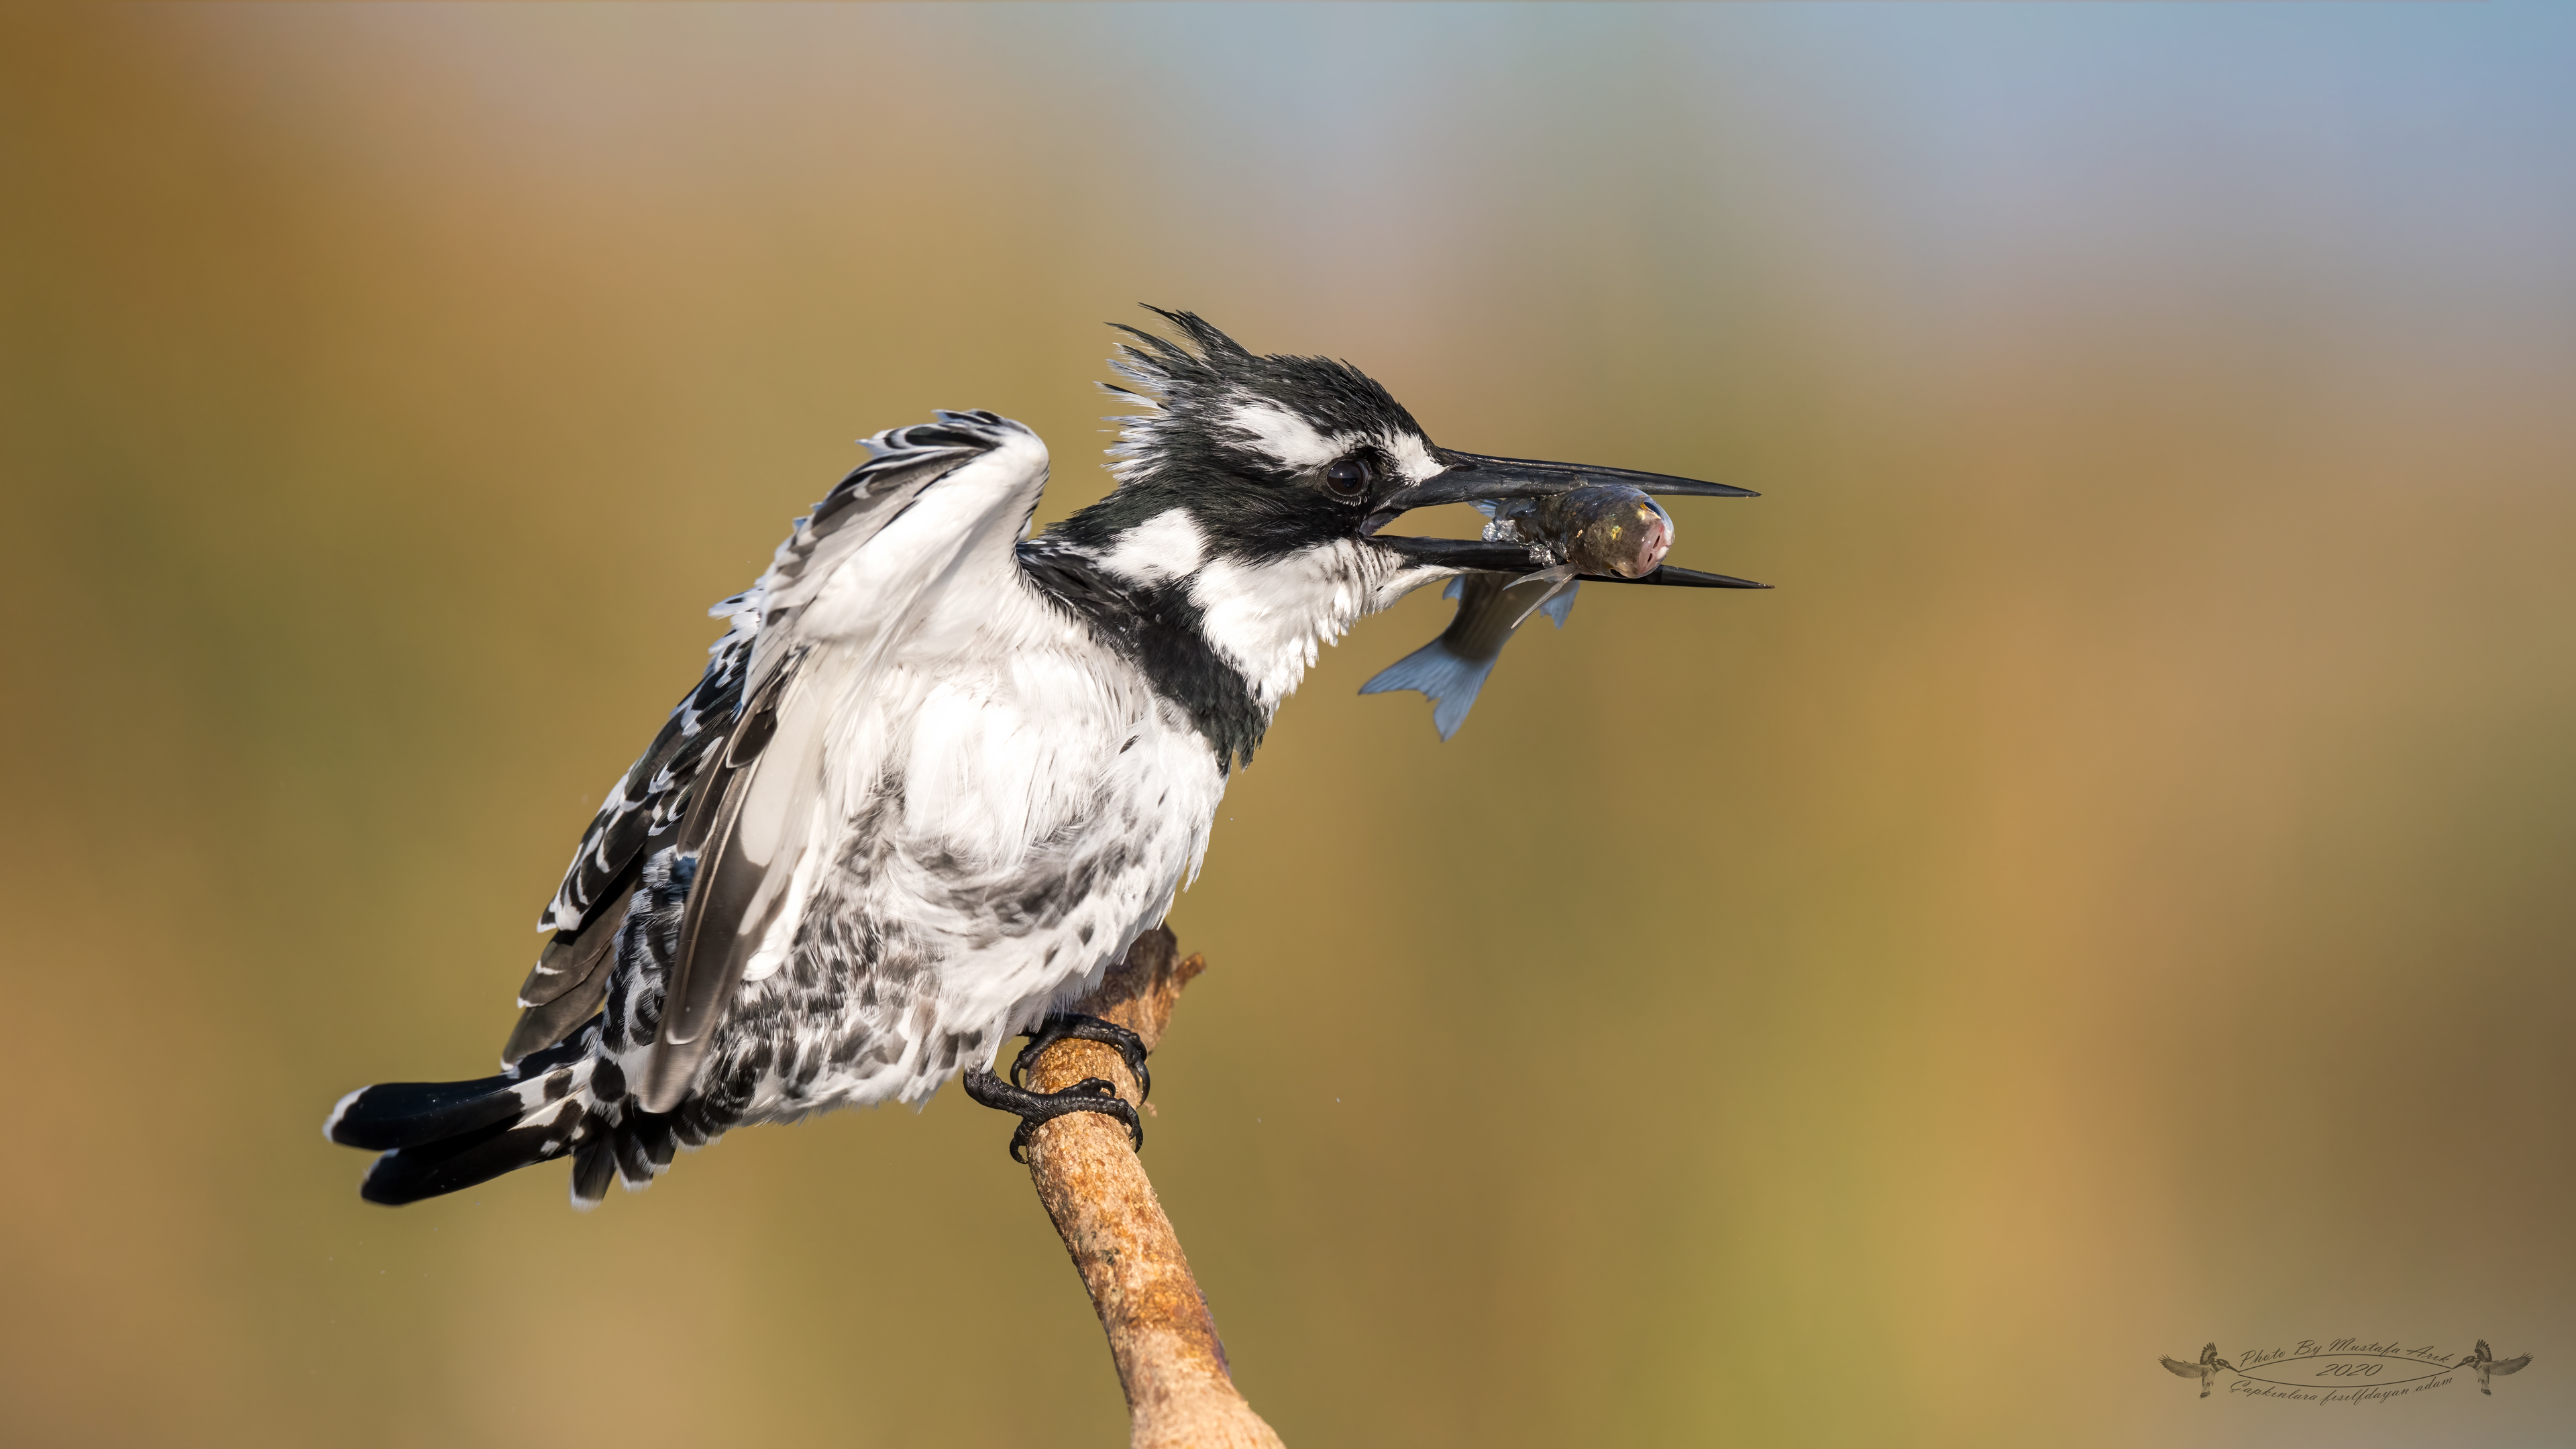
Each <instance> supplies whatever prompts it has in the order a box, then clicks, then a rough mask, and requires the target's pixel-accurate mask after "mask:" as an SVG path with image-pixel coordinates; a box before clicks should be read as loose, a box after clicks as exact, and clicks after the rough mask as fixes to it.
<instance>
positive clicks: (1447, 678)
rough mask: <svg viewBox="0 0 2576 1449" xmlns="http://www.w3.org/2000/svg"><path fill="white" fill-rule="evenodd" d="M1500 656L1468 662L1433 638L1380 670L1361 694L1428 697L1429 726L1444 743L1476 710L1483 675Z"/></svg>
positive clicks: (1489, 670) (1441, 640) (1362, 689)
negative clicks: (1412, 692)
mask: <svg viewBox="0 0 2576 1449" xmlns="http://www.w3.org/2000/svg"><path fill="white" fill-rule="evenodd" d="M1499 657H1500V656H1499V655H1488V656H1487V657H1485V658H1483V659H1469V658H1466V657H1464V656H1463V655H1460V654H1459V653H1457V652H1456V651H1455V650H1452V649H1451V648H1450V647H1449V645H1448V643H1447V641H1446V640H1445V639H1434V640H1432V641H1431V642H1430V643H1428V644H1425V645H1423V646H1422V647H1421V648H1419V649H1416V650H1414V651H1413V652H1412V653H1410V654H1407V655H1406V656H1404V657H1403V658H1402V659H1399V660H1397V661H1395V662H1394V663H1393V664H1390V665H1388V666H1387V667H1386V668H1384V669H1381V670H1379V671H1378V672H1377V676H1376V677H1375V678H1373V679H1371V680H1370V681H1369V682H1368V683H1366V684H1363V685H1361V686H1360V693H1362V694H1384V693H1386V692H1387V691H1388V690H1393V689H1415V690H1420V691H1421V692H1422V693H1424V694H1426V695H1429V696H1430V697H1431V704H1432V710H1431V723H1432V724H1433V725H1434V726H1436V727H1438V729H1439V731H1440V738H1441V739H1443V740H1446V739H1448V738H1449V737H1450V736H1451V735H1454V734H1456V733H1458V726H1460V725H1462V724H1465V723H1466V722H1467V711H1468V710H1470V709H1472V708H1474V707H1475V703H1476V692H1477V691H1478V690H1481V689H1483V688H1484V687H1485V676H1486V675H1488V674H1491V673H1493V672H1494V660H1495V659H1497V658H1499Z"/></svg>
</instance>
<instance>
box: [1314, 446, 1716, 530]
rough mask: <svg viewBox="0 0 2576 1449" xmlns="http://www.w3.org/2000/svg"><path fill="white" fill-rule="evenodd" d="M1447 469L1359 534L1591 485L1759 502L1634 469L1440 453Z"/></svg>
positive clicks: (1383, 509)
mask: <svg viewBox="0 0 2576 1449" xmlns="http://www.w3.org/2000/svg"><path fill="white" fill-rule="evenodd" d="M1439 456H1440V461H1441V462H1443V463H1446V464H1448V465H1449V466H1448V467H1446V468H1444V469H1442V470H1441V471H1439V472H1437V473H1434V474H1432V475H1431V476H1430V477H1428V478H1425V479H1423V480H1422V481H1421V482H1419V483H1415V484H1411V485H1409V486H1407V487H1405V488H1403V489H1401V490H1399V491H1397V492H1395V493H1393V494H1390V495H1389V496H1388V497H1387V499H1386V501H1385V502H1383V503H1380V504H1379V505H1378V506H1377V507H1376V508H1375V509H1373V510H1371V511H1370V513H1369V516H1368V521H1367V522H1366V523H1364V524H1362V525H1360V532H1362V533H1369V534H1373V533H1375V532H1377V531H1378V530H1379V529H1381V528H1384V527H1386V526H1387V524H1389V523H1391V522H1393V521H1394V519H1395V516H1396V515H1397V514H1399V513H1409V512H1411V511H1412V510H1414V509H1416V508H1431V507H1436V506H1437V505H1439V504H1443V503H1476V502H1495V503H1499V502H1501V501H1502V500H1503V499H1506V498H1545V497H1547V496H1548V495H1549V494H1552V493H1571V492H1573V491H1574V490H1575V489H1577V488H1580V487H1582V486H1583V485H1585V484H1587V483H1625V484H1627V485H1628V486H1629V487H1631V488H1636V489H1640V490H1642V491H1644V492H1647V493H1655V494H1663V495H1669V496H1675V497H1684V498H1759V497H1761V496H1762V495H1761V494H1759V493H1756V492H1754V491H1753V490H1752V489H1750V488H1738V487H1736V486H1734V485H1733V484H1731V483H1703V482H1701V481H1699V480H1698V479H1696V478H1676V477H1674V476H1672V475H1671V474H1669V473H1640V472H1638V471H1636V470H1635V469H1633V468H1596V467H1594V466H1593V465H1591V464H1589V463H1542V462H1540V461H1538V460H1537V459H1535V458H1488V457H1486V456H1484V455H1483V454H1481V453H1459V452H1453V451H1451V450H1450V449H1447V448H1443V449H1441V450H1440V454H1439Z"/></svg>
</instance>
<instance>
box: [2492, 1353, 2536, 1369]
mask: <svg viewBox="0 0 2576 1449" xmlns="http://www.w3.org/2000/svg"><path fill="white" fill-rule="evenodd" d="M2529 1367H2531V1355H2530V1354H2527V1353H2525V1354H2517V1355H2515V1356H2514V1357H2512V1358H2500V1359H2497V1360H2495V1361H2494V1362H2493V1363H2490V1364H2488V1365H2487V1372H2488V1373H2491V1374H2518V1373H2520V1372H2522V1371H2523V1370H2524V1369H2527V1368H2529Z"/></svg>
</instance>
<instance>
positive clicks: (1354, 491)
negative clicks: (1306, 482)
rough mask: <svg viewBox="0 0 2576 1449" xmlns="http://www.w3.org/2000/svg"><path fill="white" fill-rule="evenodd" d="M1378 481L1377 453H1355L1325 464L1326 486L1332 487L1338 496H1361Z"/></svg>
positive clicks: (1344, 497)
mask: <svg viewBox="0 0 2576 1449" xmlns="http://www.w3.org/2000/svg"><path fill="white" fill-rule="evenodd" d="M1376 483H1377V455H1376V454H1374V453H1353V454H1351V455H1350V456H1349V457H1347V458H1337V459H1335V460H1333V461H1332V462H1331V463H1328V464H1326V465H1325V466H1324V486H1325V487H1326V488H1329V489H1331V490H1332V491H1333V496H1334V497H1336V498H1342V499H1352V498H1358V497H1361V496H1362V495H1364V494H1366V493H1367V492H1368V491H1369V489H1370V488H1372V487H1374V486H1375V485H1376Z"/></svg>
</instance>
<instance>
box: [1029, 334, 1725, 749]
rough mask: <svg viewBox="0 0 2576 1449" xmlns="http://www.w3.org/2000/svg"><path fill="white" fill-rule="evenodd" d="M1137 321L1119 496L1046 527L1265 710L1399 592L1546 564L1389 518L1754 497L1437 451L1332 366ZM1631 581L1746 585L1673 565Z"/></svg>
mask: <svg viewBox="0 0 2576 1449" xmlns="http://www.w3.org/2000/svg"><path fill="white" fill-rule="evenodd" d="M1148 310H1149V311H1152V312H1154V314H1155V315H1156V316H1158V317H1160V318H1161V319H1163V321H1164V322H1165V323H1167V324H1168V325H1169V328H1170V332H1171V334H1172V335H1168V336H1167V335H1162V334H1158V333H1155V332H1150V331H1146V330H1144V329H1141V328H1135V327H1121V328H1120V329H1119V330H1120V331H1122V332H1124V333H1126V334H1127V336H1126V339H1125V340H1124V342H1123V343H1122V344H1121V346H1120V347H1119V349H1118V353H1117V355H1116V356H1114V357H1113V358H1112V359H1111V366H1112V367H1113V368H1115V369H1116V371H1117V372H1118V374H1119V376H1120V379H1121V381H1120V382H1119V383H1116V384H1104V386H1105V387H1107V388H1108V390H1109V391H1110V392H1112V393H1114V394H1116V395H1117V396H1118V397H1119V398H1120V399H1121V400H1122V401H1124V402H1127V403H1129V404H1132V405H1134V406H1135V407H1136V408H1137V411H1136V412H1134V413H1132V414H1130V415H1128V416H1124V417H1120V418H1116V419H1114V421H1116V422H1117V423H1118V424H1119V439H1118V442H1117V444H1116V446H1115V447H1113V448H1112V449H1111V456H1112V458H1113V462H1112V463H1111V472H1112V473H1113V474H1114V475H1115V476H1116V478H1117V480H1118V486H1117V488H1116V490H1115V491H1114V492H1112V493H1111V494H1110V496H1109V497H1108V498H1106V499H1103V500H1102V501H1101V502H1099V503H1097V504H1094V505H1093V506H1091V507H1090V508H1087V509H1085V510H1083V511H1082V512H1081V513H1079V514H1077V515H1075V516H1074V517H1073V518H1071V519H1068V520H1067V521H1066V522H1065V523H1064V524H1063V525H1062V526H1061V527H1060V528H1059V529H1058V530H1057V532H1058V533H1059V535H1060V536H1061V537H1062V538H1064V539H1065V540H1066V541H1067V542H1068V543H1070V544H1072V545H1073V546H1076V547H1078V548H1081V549H1082V550H1083V551H1084V552H1085V553H1086V554H1088V555H1089V556H1090V558H1091V559H1092V560H1093V561H1094V562H1095V563H1096V564H1097V565H1098V566H1099V567H1100V568H1101V569H1103V571H1105V572H1107V573H1109V574H1112V575H1114V576H1116V577H1118V578H1119V579H1121V580H1122V581H1123V582H1124V583H1126V584H1127V585H1128V586H1129V587H1131V588H1139V589H1158V590H1167V591H1170V592H1171V593H1173V594H1174V595H1175V596H1177V597H1181V598H1185V599H1186V601H1187V602H1188V603H1189V604H1190V605H1192V606H1194V607H1195V609H1196V610H1197V611H1198V613H1199V615H1200V616H1201V625H1200V626H1201V628H1202V630H1203V631H1204V632H1205V633H1206V635H1207V637H1208V638H1209V639H1210V640H1211V641H1212V642H1213V643H1214V644H1215V645H1216V646H1217V647H1218V648H1219V649H1220V650H1221V651H1222V652H1224V653H1225V654H1227V655H1228V656H1230V657H1231V658H1232V659H1233V660H1234V662H1235V663H1236V664H1237V665H1238V667H1240V668H1241V669H1242V670H1243V671H1244V673H1245V674H1246V676H1247V678H1248V679H1249V680H1250V681H1251V683H1252V685H1253V687H1254V690H1255V693H1256V694H1257V695H1258V696H1260V698H1261V700H1262V702H1263V703H1264V704H1265V705H1266V706H1270V707H1275V706H1276V704H1277V702H1278V699H1279V697H1281V696H1283V695H1285V693H1286V692H1287V691H1288V690H1289V689H1292V688H1294V687H1295V685H1296V682H1297V679H1298V678H1299V677H1300V676H1301V675H1302V674H1303V671H1304V669H1305V668H1306V666H1308V665H1310V664H1312V663H1313V661H1314V657H1315V650H1316V647H1317V646H1318V645H1319V644H1321V643H1325V642H1330V641H1331V640H1332V639H1334V638H1337V637H1338V636H1339V635H1340V634H1341V633H1342V631H1343V630H1345V629H1347V628H1349V627H1350V625H1351V624H1352V622H1354V621H1355V620H1356V619H1358V618H1359V617H1360V616H1361V615H1363V614H1367V613H1370V612H1373V611H1374V610H1377V609H1380V608H1384V607H1385V606H1386V605H1388V604H1390V603H1392V602H1394V601H1395V599H1397V598H1398V597H1400V596H1402V595H1403V594H1405V593H1406V592H1409V591H1410V590H1412V589H1413V588H1415V587H1418V586H1420V585H1422V584H1425V583H1430V582H1434V581H1436V580H1439V579H1443V578H1447V577H1449V576H1451V575H1453V574H1456V573H1460V572H1463V571H1467V570H1489V571H1497V572H1508V573H1531V572H1536V571H1537V570H1538V569H1540V568H1542V567H1545V566H1546V562H1545V561H1544V560H1536V559H1533V558H1532V556H1531V553H1530V551H1529V550H1528V549H1527V548H1524V547H1522V546H1520V545H1517V544H1489V543H1482V542H1476V541H1470V540H1458V539H1438V538H1410V537H1402V536H1390V535H1388V534H1385V533H1382V532H1381V531H1380V530H1381V529H1383V528H1384V527H1385V526H1386V525H1387V524H1388V523H1389V522H1390V521H1392V520H1393V519H1395V518H1396V517H1398V516H1399V515H1401V514H1403V513H1406V512H1408V511H1410V510H1413V509H1417V508H1426V507H1431V506H1433V505H1436V504H1443V503H1476V502H1491V501H1500V500H1510V499H1521V498H1546V497H1550V496H1554V495H1559V494H1564V493H1569V492H1571V491H1572V490H1574V489H1576V488H1580V487H1582V486H1584V485H1585V484H1587V483H1622V484H1627V485H1630V486H1633V487H1636V488H1639V489H1642V490H1644V491H1645V492H1648V493H1655V494H1696V495H1702V496H1722V497H1750V496H1752V495H1751V494H1750V492H1749V491H1748V490H1745V489H1742V488H1732V487H1728V486H1726V485H1724V484H1719V483H1701V482H1697V481H1694V480H1692V479H1688V478H1672V477H1666V476H1664V475H1661V474H1653V473H1635V472H1630V471H1628V470H1625V469H1618V468H1598V467H1588V466H1583V465H1577V464H1566V463H1542V462H1535V461H1531V460H1528V459H1517V458H1496V457H1487V456H1483V455H1479V454H1474V453H1462V452H1458V451H1456V450H1454V449H1450V448H1443V447H1439V446H1437V445H1436V444H1434V443H1433V442H1432V441H1431V439H1430V436H1429V435H1428V434H1427V433H1425V432H1424V431H1423V429H1422V426H1421V424H1419V423H1417V422H1415V421H1414V419H1413V414H1411V413H1410V412H1407V411H1406V410H1405V408H1404V405H1403V404H1402V403H1399V402H1397V401H1396V400H1395V398H1394V397H1393V396H1391V395H1390V394H1389V393H1388V392H1387V390H1386V389H1385V388H1384V387H1382V386H1380V385H1379V384H1378V383H1377V382H1376V381H1375V380H1374V379H1372V378H1370V377H1369V376H1367V375H1366V374H1365V373H1362V372H1361V371H1360V370H1359V369H1358V368H1355V367H1353V366H1351V365H1350V364H1348V363H1346V362H1337V361H1334V360H1332V359H1329V358H1322V357H1287V356H1262V355H1258V354H1255V353H1253V352H1251V351H1250V350H1248V349H1246V348H1245V347H1243V346H1242V345H1241V344H1240V343H1237V342H1236V341H1235V340H1234V339H1233V338H1231V337H1228V336H1226V335H1225V334H1224V333H1223V332H1220V331H1218V330H1217V329H1216V328H1215V327H1213V326H1211V325H1209V324H1208V323H1207V322H1205V321H1204V320H1202V319H1200V318H1199V317H1198V316H1196V315H1194V314H1192V313H1188V312H1167V311H1164V310H1162V309H1161V308H1149V309H1148ZM1657 556H1658V557H1659V556H1660V555H1657ZM1636 581H1637V582H1652V583H1680V584H1698V585H1702V586H1711V585H1713V586H1717V587H1752V588H1758V587H1761V586H1760V585H1754V584H1746V583H1745V582H1744V581H1742V580H1739V579H1727V578H1724V577H1723V576H1720V575H1714V574H1693V573H1690V572H1688V571H1686V570H1680V569H1673V568H1661V569H1657V570H1655V571H1654V572H1653V573H1650V574H1648V575H1647V576H1646V577H1645V578H1643V579H1640V580H1636Z"/></svg>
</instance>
